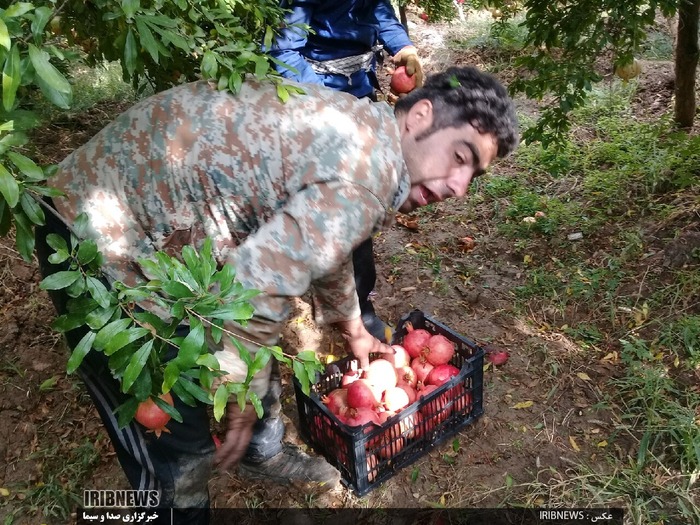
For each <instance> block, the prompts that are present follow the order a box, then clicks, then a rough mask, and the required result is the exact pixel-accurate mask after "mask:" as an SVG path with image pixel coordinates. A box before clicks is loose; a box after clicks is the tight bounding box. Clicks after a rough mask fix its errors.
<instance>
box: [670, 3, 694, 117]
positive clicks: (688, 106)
mask: <svg viewBox="0 0 700 525" xmlns="http://www.w3.org/2000/svg"><path fill="white" fill-rule="evenodd" d="M699 17H700V0H680V3H679V7H678V43H677V44H676V106H675V119H676V123H677V124H678V125H679V126H680V127H682V128H688V129H689V128H692V127H693V120H694V119H695V108H696V100H695V71H696V69H697V66H698V56H699V55H700V51H698V18H699Z"/></svg>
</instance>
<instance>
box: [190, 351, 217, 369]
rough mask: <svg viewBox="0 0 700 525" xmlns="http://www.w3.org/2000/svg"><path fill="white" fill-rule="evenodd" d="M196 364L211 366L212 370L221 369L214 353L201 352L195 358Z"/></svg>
mask: <svg viewBox="0 0 700 525" xmlns="http://www.w3.org/2000/svg"><path fill="white" fill-rule="evenodd" d="M195 364H196V365H199V366H204V367H207V368H211V369H212V370H221V366H220V365H219V360H218V359H217V358H216V356H214V354H202V355H200V356H199V357H198V358H197V361H196V362H195Z"/></svg>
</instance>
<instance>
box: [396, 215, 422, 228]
mask: <svg viewBox="0 0 700 525" xmlns="http://www.w3.org/2000/svg"><path fill="white" fill-rule="evenodd" d="M396 223H397V224H400V225H401V226H403V227H404V228H408V229H409V230H417V229H418V221H417V220H416V219H414V218H412V217H409V216H408V215H404V214H402V213H397V214H396Z"/></svg>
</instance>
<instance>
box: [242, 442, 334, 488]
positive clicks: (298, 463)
mask: <svg viewBox="0 0 700 525" xmlns="http://www.w3.org/2000/svg"><path fill="white" fill-rule="evenodd" d="M239 472H240V474H241V475H242V476H244V477H248V478H254V479H263V480H269V481H273V482H275V483H280V484H285V485H287V484H297V483H306V484H308V483H311V484H315V485H319V486H320V487H323V489H324V490H331V489H333V488H335V487H336V486H337V485H338V482H339V481H340V472H339V471H338V470H337V469H336V468H335V467H333V466H332V465H331V464H330V463H328V462H327V461H326V460H325V459H323V458H322V457H320V456H309V455H308V454H306V453H305V452H303V451H302V450H301V449H299V448H298V447H295V446H292V445H289V444H287V443H285V444H284V445H283V448H282V452H280V453H279V454H277V455H276V456H274V457H272V458H270V459H268V460H267V461H263V462H262V463H251V462H248V461H241V464H240V467H239Z"/></svg>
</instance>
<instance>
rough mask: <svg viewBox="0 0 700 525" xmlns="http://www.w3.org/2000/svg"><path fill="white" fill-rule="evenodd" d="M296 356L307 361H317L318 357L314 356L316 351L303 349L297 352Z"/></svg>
mask: <svg viewBox="0 0 700 525" xmlns="http://www.w3.org/2000/svg"><path fill="white" fill-rule="evenodd" d="M297 358H298V359H301V360H302V361H307V362H309V363H317V362H318V359H317V358H316V352H314V351H313V350H304V351H302V352H299V353H298V354H297Z"/></svg>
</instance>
